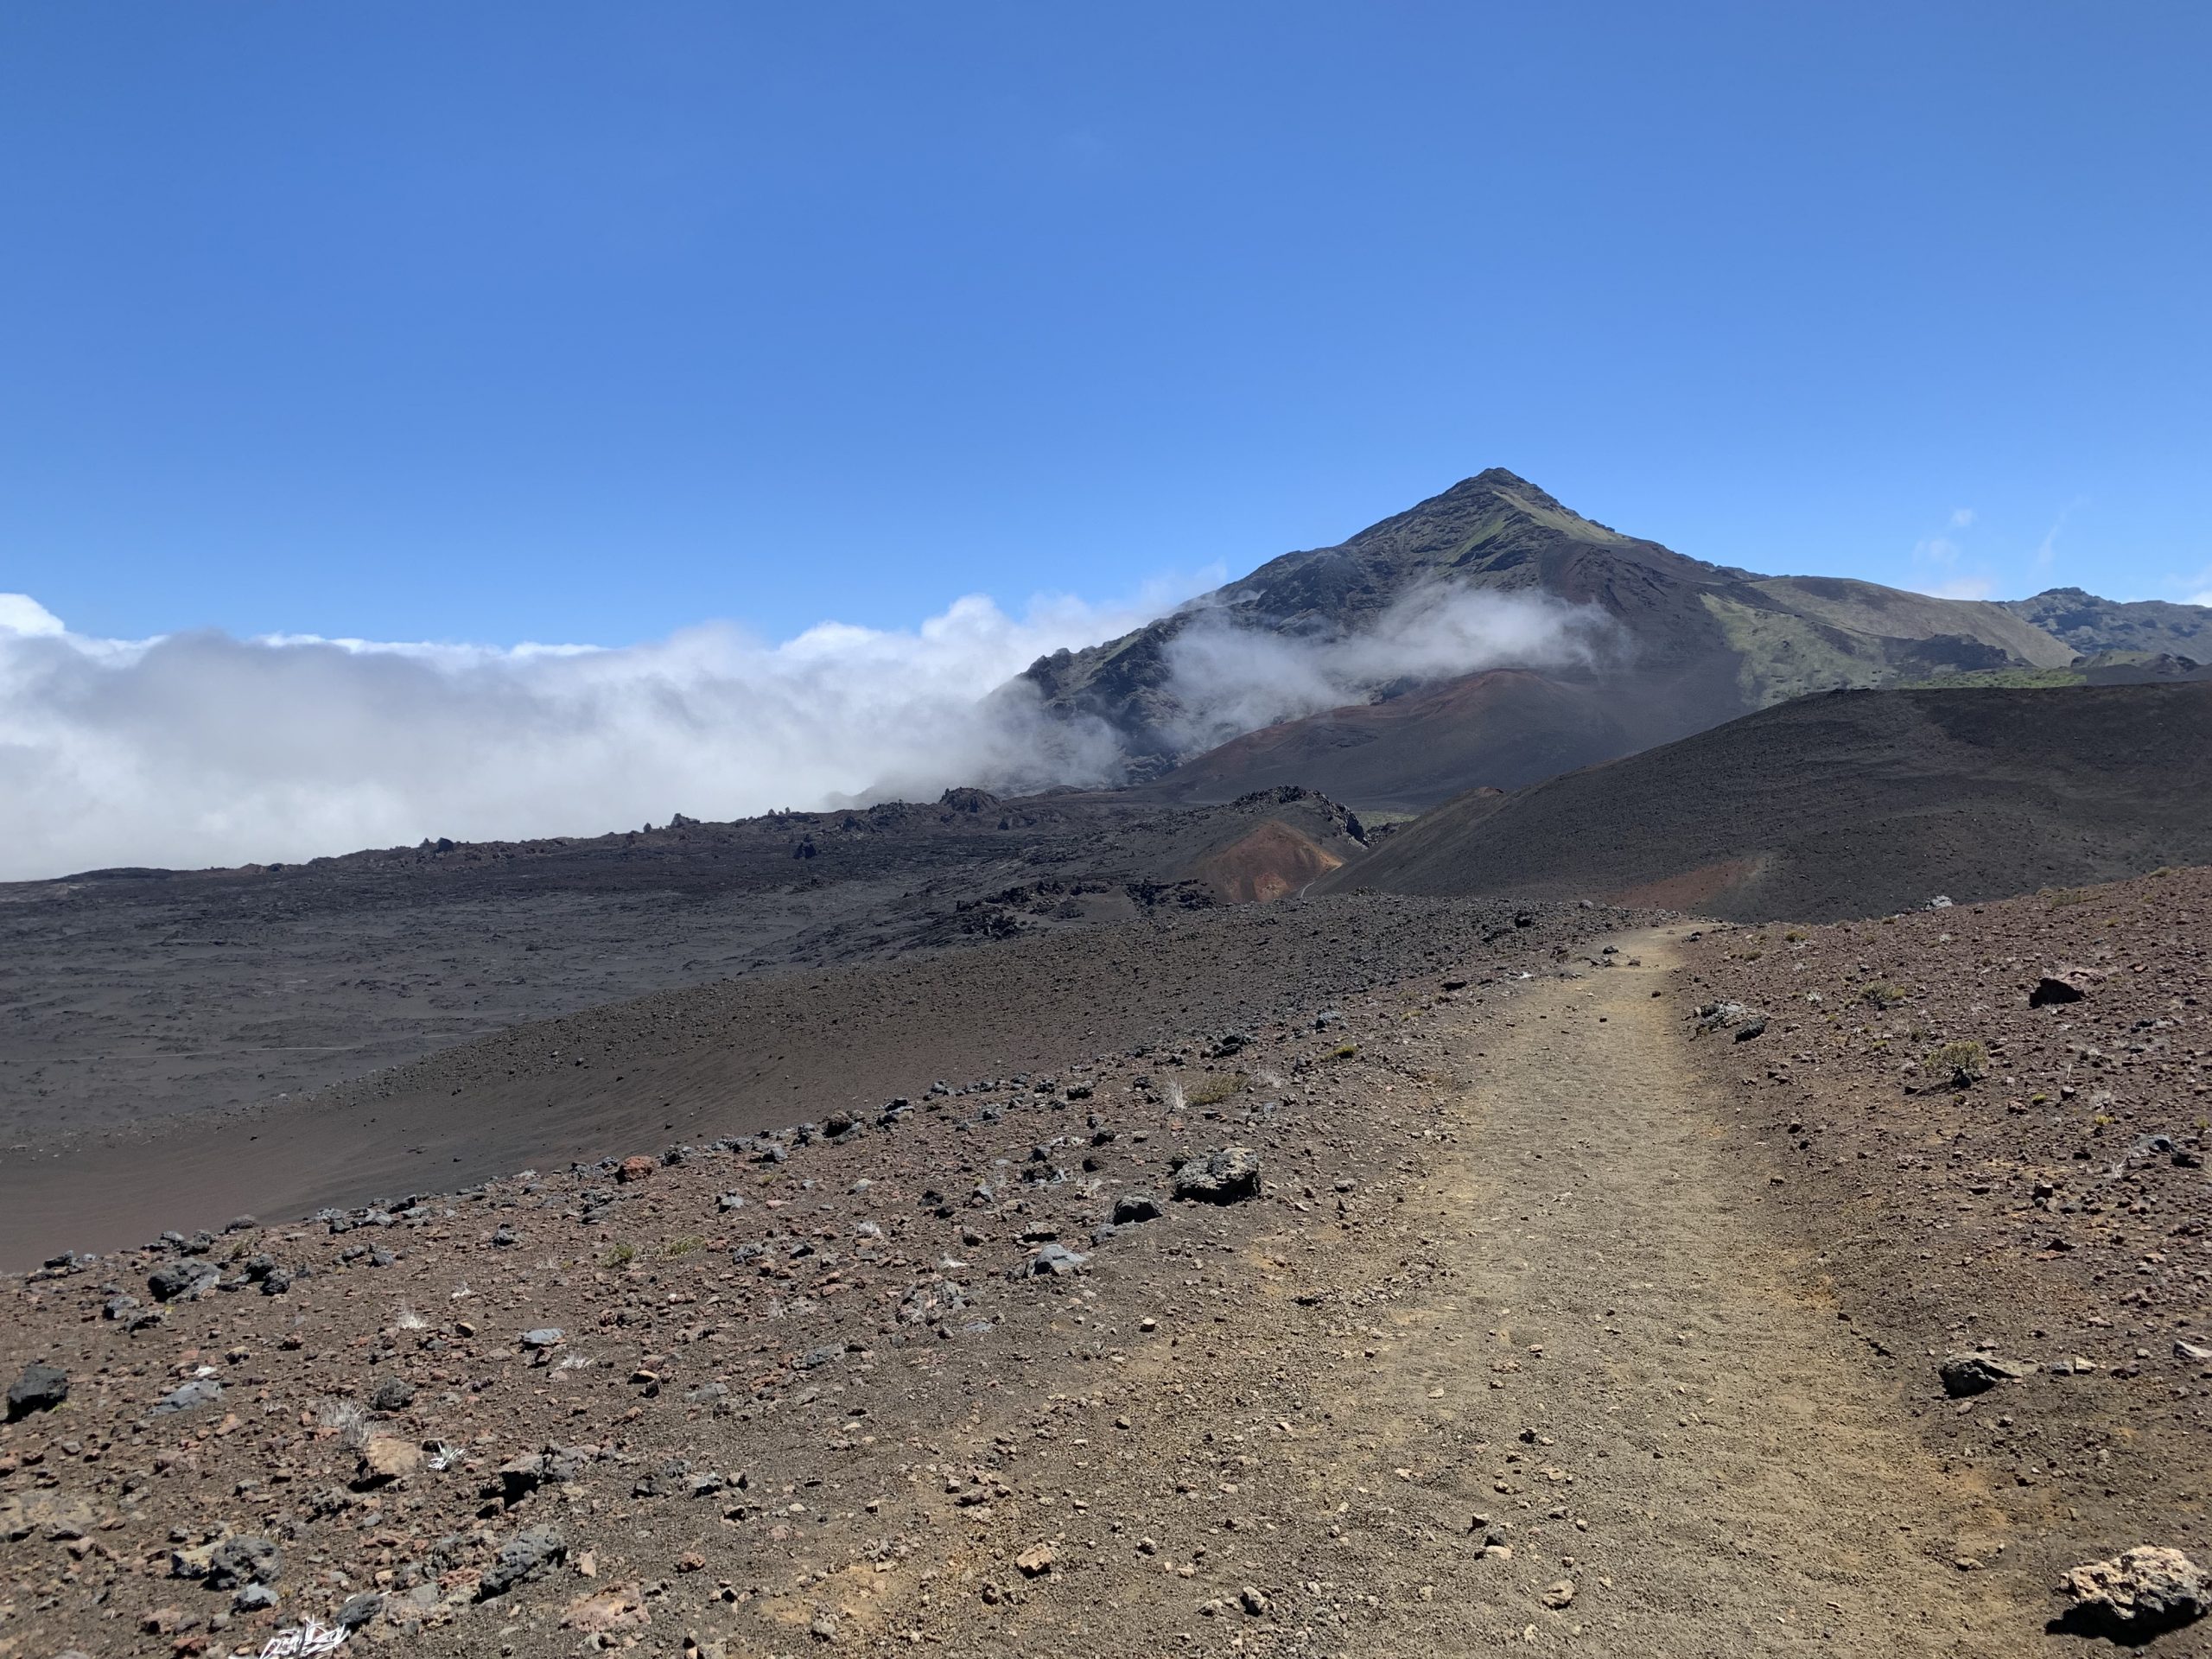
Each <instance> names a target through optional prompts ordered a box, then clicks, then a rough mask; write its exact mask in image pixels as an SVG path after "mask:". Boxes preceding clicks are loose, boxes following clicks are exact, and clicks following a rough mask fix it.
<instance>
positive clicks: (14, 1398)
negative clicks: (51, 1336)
mask: <svg viewBox="0 0 2212 1659" xmlns="http://www.w3.org/2000/svg"><path fill="white" fill-rule="evenodd" d="M68 1397H69V1373H68V1372H67V1371H65V1370H62V1369H61V1368H60V1366H58V1365H48V1364H45V1363H41V1362H39V1361H33V1362H32V1363H30V1364H29V1365H26V1366H24V1367H23V1374H22V1376H19V1377H17V1378H16V1380H15V1382H14V1383H11V1384H10V1386H9V1389H8V1421H10V1422H11V1423H12V1422H14V1421H16V1420H17V1419H18V1418H22V1417H28V1416H29V1415H30V1414H31V1413H33V1412H35V1411H52V1410H53V1409H54V1408H55V1407H56V1406H58V1405H60V1403H61V1402H63V1401H64V1400H67V1398H68Z"/></svg>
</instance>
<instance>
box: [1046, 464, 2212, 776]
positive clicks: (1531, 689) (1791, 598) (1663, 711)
mask: <svg viewBox="0 0 2212 1659" xmlns="http://www.w3.org/2000/svg"><path fill="white" fill-rule="evenodd" d="M1468 594H1496V595H1501V596H1515V597H1517V598H1520V599H1522V600H1528V599H1531V598H1535V599H1541V600H1544V601H1554V602H1555V603H1556V604H1557V605H1558V606H1560V607H1573V611H1572V614H1573V616H1574V617H1575V618H1576V619H1577V621H1578V625H1580V626H1582V632H1581V633H1580V634H1579V635H1578V639H1580V642H1581V643H1582V644H1583V645H1585V647H1586V651H1585V652H1584V655H1583V657H1582V658H1580V659H1575V658H1571V657H1569V656H1567V655H1566V654H1563V653H1560V652H1553V653H1551V654H1550V655H1548V656H1547V655H1545V654H1543V653H1542V652H1540V651H1537V650H1535V648H1533V647H1532V648H1531V649H1529V651H1527V652H1523V653H1522V654H1521V655H1518V656H1516V654H1515V653H1514V652H1511V651H1510V650H1504V649H1502V648H1501V649H1498V650H1496V651H1494V652H1492V653H1491V655H1490V656H1489V657H1488V658H1486V659H1484V660H1482V661H1480V662H1470V663H1468V664H1467V669H1466V671H1463V672H1457V673H1455V672H1453V671H1451V670H1450V669H1448V668H1447V669H1446V670H1445V671H1441V672H1439V671H1436V669H1435V665H1434V664H1433V663H1425V664H1423V665H1422V668H1421V671H1406V670H1402V669H1400V668H1397V667H1395V666H1394V664H1392V663H1391V661H1390V660H1389V653H1388V652H1373V653H1370V655H1371V656H1372V657H1373V658H1374V664H1373V671H1372V672H1371V673H1370V675H1369V676H1368V677H1367V678H1366V679H1364V680H1363V681H1362V682H1360V683H1356V684H1353V685H1351V686H1349V687H1348V688H1347V689H1346V694H1345V696H1344V702H1343V703H1342V705H1341V706H1338V707H1335V708H1329V709H1320V710H1318V711H1317V710H1315V709H1314V708H1313V704H1312V703H1311V702H1307V703H1306V705H1305V706H1303V707H1296V706H1287V707H1278V708H1275V709H1269V708H1268V707H1267V706H1266V704H1265V702H1264V699H1263V698H1258V697H1255V698H1253V699H1250V700H1249V709H1247V710H1246V711H1247V712H1249V716H1250V718H1249V721H1246V722H1244V723H1242V724H1239V725H1237V726H1236V728H1233V731H1232V732H1231V733H1230V734H1228V741H1226V742H1221V741H1220V739H1221V737H1222V736H1223V735H1224V734H1223V733H1222V732H1220V731H1219V730H1217V729H1212V728H1209V727H1208V724H1207V722H1206V721H1205V720H1202V719H1198V718H1197V717H1196V716H1197V715H1198V714H1199V713H1201V712H1204V711H1203V710H1202V709H1199V708H1198V706H1197V704H1198V699H1200V698H1201V697H1202V696H1203V695H1204V692H1205V685H1204V684H1202V683H1200V682H1201V681H1202V680H1203V679H1204V677H1203V676H1201V675H1197V674H1194V673H1193V672H1192V667H1191V664H1192V659H1193V658H1194V657H1200V656H1204V655H1205V654H1206V653H1211V654H1212V655H1214V656H1216V657H1218V656H1220V655H1222V654H1224V648H1223V643H1222V642H1223V641H1224V639H1226V640H1229V641H1230V642H1234V641H1236V640H1237V639H1252V638H1256V639H1260V640H1262V641H1267V642H1270V643H1271V644H1273V645H1278V646H1281V648H1283V649H1289V648H1291V647H1293V646H1295V647H1298V648H1306V649H1313V650H1317V651H1319V650H1324V649H1326V648H1328V647H1331V646H1333V645H1343V644H1344V642H1357V641H1360V640H1362V639H1374V638H1376V629H1377V628H1378V627H1385V628H1387V626H1389V623H1390V621H1391V620H1393V619H1397V618H1400V617H1402V615H1403V614H1404V613H1405V611H1406V610H1407V608H1408V607H1420V606H1421V605H1426V604H1433V603H1435V602H1437V601H1440V600H1443V599H1446V598H1448V597H1450V596H1454V595H1457V596H1460V597H1462V598H1464V596H1465V595H1468ZM2097 602H2098V603H2100V604H2101V603H2102V601H2097ZM2113 608H2114V609H2116V610H2120V611H2127V612H2129V613H2131V614H2132V613H2133V612H2134V611H2136V610H2138V609H2139V608H2140V607H2113ZM2163 608H2164V610H2171V611H2177V612H2181V611H2188V610H2190V608H2191V607H2163ZM2206 614H2208V615H2212V613H2206ZM2114 626H2117V625H2114ZM2143 626H2147V624H2144V625H2143ZM2178 626H2180V625H2179V624H2178V623H2174V624H2171V627H2170V631H2171V628H2177V627H2178ZM2080 652H2081V648H2080V647H2078V646H2077V645H2074V644H2072V643H2069V641H2068V640H2065V639H2060V638H2058V637H2056V635H2054V634H2053V633H2051V632H2047V631H2046V630H2045V629H2044V627H2042V626H2038V625H2037V622H2036V621H2035V620H2032V619H2031V617H2030V616H2029V615H2027V614H2025V613H2022V612H2021V611H2020V610H2019V609H2018V607H2008V606H2004V605H1998V604H1990V603H1984V602H1980V601H1963V600H1946V599H1934V598H1930V597H1929V596H1927V595H1925V594H1910V593H1904V592H1901V591H1899V590H1897V589H1896V588H1884V587H1880V586H1878V585H1877V584H1875V583H1872V582H1853V581H1847V580H1843V579H1840V578H1833V577H1823V576H1761V575H1755V574H1753V573H1751V572H1750V571H1746V570H1740V569H1732V568H1729V567H1726V566H1721V565H1715V564H1708V563H1704V562H1703V561H1700V560H1697V559H1693V558H1688V557H1685V556H1683V555H1681V554H1679V553H1676V552H1674V551H1672V550H1669V549H1668V548H1665V547H1662V546H1661V545H1660V544H1659V543H1656V542H1650V541H1645V540H1643V539H1641V538H1639V537H1633V536H1629V535H1624V534H1623V533H1622V532H1620V531H1616V530H1612V529H1611V528H1609V527H1607V526H1606V525H1604V524H1598V523H1596V522H1594V521H1592V520H1591V519H1588V518H1583V517H1582V516H1581V515H1580V514H1579V513H1576V512H1573V511H1572V510H1571V509H1570V508H1568V507H1567V506H1565V505H1562V504H1561V503H1560V502H1559V501H1558V500H1557V499H1554V498H1553V497H1552V496H1550V495H1548V494H1547V493H1545V492H1544V491H1542V490H1541V489H1539V488H1537V487H1536V486H1535V485H1533V484H1531V483H1529V481H1528V480H1525V479H1522V478H1519V477H1516V475H1515V474H1511V473H1509V472H1506V471H1504V470H1503V469H1502V468H1492V469H1491V471H1489V472H1485V473H1483V474H1478V476H1476V477H1473V478H1471V479H1467V480H1465V481H1463V482H1461V483H1459V484H1457V485H1455V486H1452V488H1451V489H1449V490H1446V492H1445V493H1443V494H1441V495H1438V496H1435V497H1433V498H1431V499H1428V500H1427V501H1423V502H1421V504H1420V505H1417V506H1415V507H1414V508H1412V509H1410V510H1409V511H1408V512H1402V513H1400V514H1398V515H1396V516H1395V517H1394V518H1386V519H1384V520H1383V522H1382V523H1380V524H1375V525H1372V526H1370V528H1369V529H1366V530H1363V531H1361V532H1359V534H1357V536H1354V537H1351V539H1350V540H1348V541H1346V542H1344V543H1341V544H1339V545H1338V546H1336V547H1331V548H1323V549H1319V550H1314V551H1309V552H1300V553H1289V554H1285V555H1284V556H1281V558H1278V559H1274V560H1272V561H1270V562H1269V563H1267V564H1264V565H1262V566H1261V567H1260V569H1257V570H1255V571H1254V572H1253V573H1252V574H1251V575H1249V576H1245V577H1243V578H1242V579H1241V580H1239V581H1236V582H1230V583H1229V584H1228V585H1227V586H1225V587H1224V588H1219V589H1217V591H1215V592H1214V593H1212V594H1207V595H1205V597H1204V598H1202V599H1200V600H1197V601H1192V603H1191V604H1189V605H1187V606H1185V607H1183V608H1182V609H1180V610H1179V611H1177V612H1175V613H1173V614H1172V615H1170V616H1166V617H1162V618H1160V619H1159V620H1156V621H1154V622H1151V623H1148V624H1147V625H1146V626H1144V627H1141V628H1139V629H1137V630H1136V631H1135V632H1131V633H1128V634H1125V635H1123V636H1122V638H1120V639H1114V640H1109V641H1108V642H1107V643H1105V644H1103V645H1095V646H1091V647H1090V648H1088V649H1086V650H1083V651H1077V652H1067V651H1064V652H1055V653H1053V654H1052V656H1049V657H1046V658H1040V659H1039V660H1038V661H1037V662H1036V663H1034V664H1032V665H1031V666H1030V667H1029V669H1028V670H1027V671H1026V673H1025V676H1024V677H1025V678H1026V679H1027V681H1028V682H1029V683H1031V685H1033V687H1034V688H1035V690H1036V691H1037V692H1038V694H1039V696H1040V697H1041V699H1042V701H1043V703H1044V706H1045V707H1046V709H1047V710H1048V711H1049V712H1050V713H1052V714H1053V715H1058V716H1060V717H1062V718H1064V719H1067V720H1070V721H1084V720H1088V721H1099V722H1103V724H1104V725H1105V726H1106V727H1108V728H1110V729H1111V731H1112V732H1113V733H1114V734H1115V735H1116V737H1117V738H1118V740H1119V741H1120V742H1121V744H1122V748H1123V752H1124V753H1125V755H1126V757H1127V760H1128V772H1129V776H1130V778H1131V779H1133V780H1135V781H1138V782H1141V783H1143V784H1144V785H1145V787H1146V790H1147V793H1152V794H1155V795H1157V796H1160V797H1161V798H1169V799H1175V800H1185V801H1225V800H1230V799H1234V798H1236V797H1238V796H1240V795H1242V794H1244V793H1246V792H1247V791H1250V790H1253V789H1256V788H1261V787H1269V786H1274V785H1281V784H1303V785H1307V786H1309V787H1312V788H1316V789H1319V790H1322V791H1325V792H1327V793H1328V794H1330V795H1331V796H1332V797H1334V798H1338V799H1340V800H1344V801H1347V802H1349V803H1351V804H1353V805H1355V806H1361V807H1368V808H1383V807H1388V808H1394V809H1401V810H1402V809H1409V808H1419V807H1423V806H1427V805H1429V804H1433V803H1435V802H1437V801H1440V800H1442V799H1444V798H1446V797H1447V796H1449V795H1450V794H1452V793H1453V792H1455V791H1458V790H1459V789H1464V788H1467V787H1471V786H1473V785H1483V784H1488V785H1497V786H1502V787H1514V786H1517V785H1522V784H1526V783H1530V782H1534V781H1535V780H1536V779H1541V778H1544V777H1548V776H1550V775H1551V774H1553V773H1554V772H1560V771H1564V770H1567V769H1570V768H1573V767H1576V766H1587V765H1590V764H1592V763H1593V762H1596V761H1600V760H1611V759H1612V758H1614V757H1616V756H1618V755H1622V754H1627V753H1634V752H1635V751H1637V750H1638V749H1643V748H1647V747H1650V746H1652V745H1654V744H1657V743H1663V742H1667V741H1671V740H1673V739H1675V738H1679V737H1682V736H1686V735H1688V734H1690V733H1693V732H1697V731H1701V730H1703V729H1705V728H1707V727H1710V726H1714V725H1718V724H1720V723H1721V722H1723V721H1729V720H1732V719H1734V718H1736V717H1737V716H1738V715H1744V714H1746V713H1749V712H1751V711H1752V710H1754V709H1763V708H1767V707H1770V706H1771V705H1772V704H1775V703H1777V702H1783V701H1786V700H1787V699H1789V698H1791V697H1796V696H1803V695H1805V694H1807V693H1808V692H1815V691H1825V690H1834V689H1838V688H1844V687H1878V686H1891V685H1897V684H1903V683H1916V682H1923V681H1928V680H1930V679H1932V678H1936V677H1941V676H1944V675H1948V674H1953V673H1962V672H1963V673H1976V672H1980V673H1987V672H1992V671H2015V672H2029V671H2057V670H2063V669H2066V668H2068V667H2069V665H2071V664H2073V663H2074V661H2075V657H2076V656H2077V654H2080ZM2205 654H2207V655H2212V651H2208V652H2206V653H2205ZM1243 707H1244V706H1243V705H1240V708H1243ZM1216 724H1217V722H1216ZM1201 732H1206V733H1209V735H1207V736H1206V737H1205V739H1204V741H1200V739H1199V737H1198V735H1197V734H1198V733H1201Z"/></svg>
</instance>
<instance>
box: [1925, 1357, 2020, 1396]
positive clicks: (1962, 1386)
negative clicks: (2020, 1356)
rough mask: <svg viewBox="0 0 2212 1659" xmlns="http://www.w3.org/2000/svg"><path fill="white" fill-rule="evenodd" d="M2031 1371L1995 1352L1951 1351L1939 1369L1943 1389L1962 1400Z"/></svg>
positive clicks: (1937, 1371) (1938, 1373) (1937, 1369)
mask: <svg viewBox="0 0 2212 1659" xmlns="http://www.w3.org/2000/svg"><path fill="white" fill-rule="evenodd" d="M2028 1370H2029V1368H2028V1367H2026V1366H2024V1365H2016V1364H2014V1363H2012V1361H2010V1360H2005V1359H1999V1358H1998V1357H1997V1356H1996V1355H1994V1354H1951V1355H1949V1356H1948V1357H1945V1359H1944V1361H1943V1363H1942V1364H1941V1365H1939V1366H1937V1367H1936V1375H1937V1376H1940V1377H1942V1380H1943V1392H1944V1393H1946V1394H1948V1395H1950V1396H1951V1397H1952V1398H1953V1399H1954V1400H1958V1399H1963V1398H1965V1397H1966V1396H1967V1395H1974V1394H1986V1393H1988V1392H1989V1390H1990V1389H1993V1388H1995V1387H1996V1386H1997V1385H1998V1384H1999V1383H2008V1382H2011V1381H2012V1380H2013V1379H2015V1378H2018V1377H2023V1376H2026V1375H2027V1374H2028Z"/></svg>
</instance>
